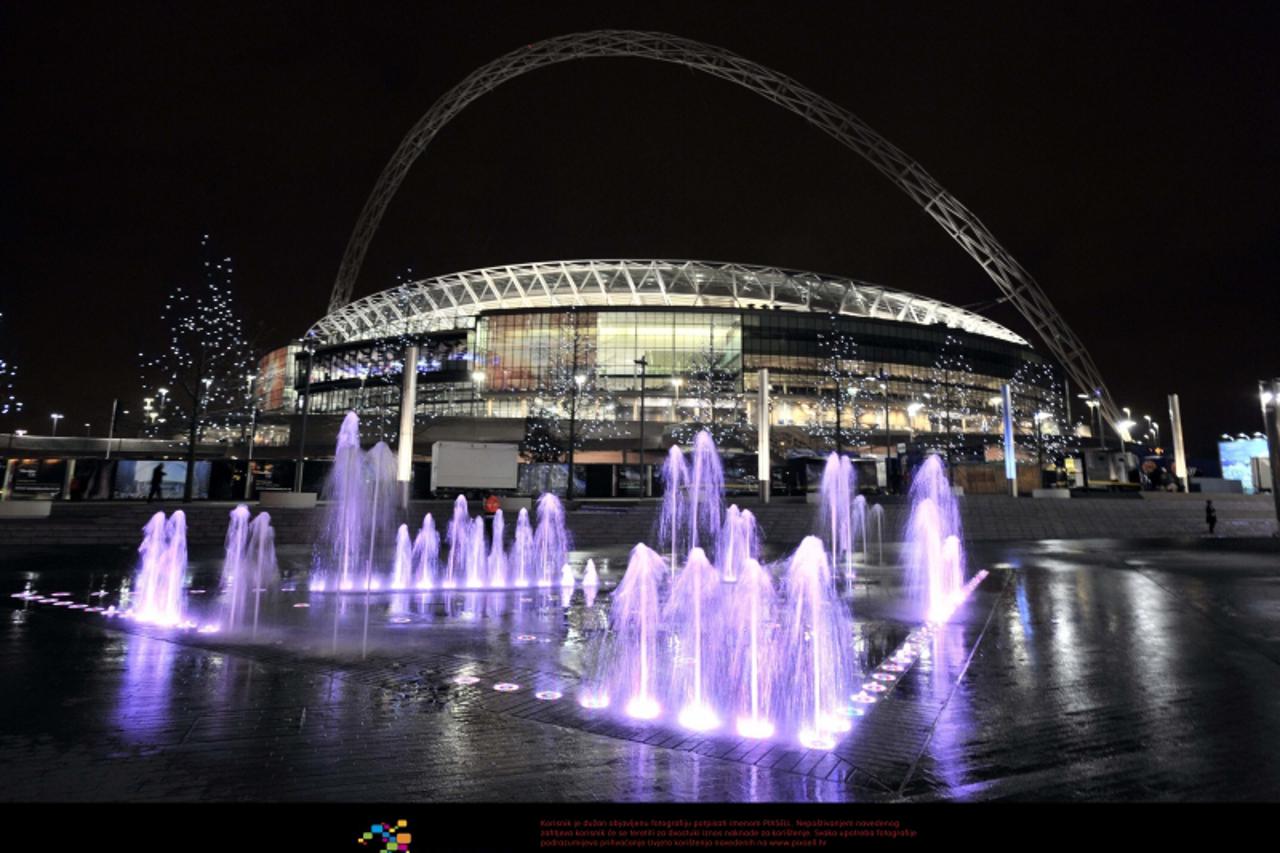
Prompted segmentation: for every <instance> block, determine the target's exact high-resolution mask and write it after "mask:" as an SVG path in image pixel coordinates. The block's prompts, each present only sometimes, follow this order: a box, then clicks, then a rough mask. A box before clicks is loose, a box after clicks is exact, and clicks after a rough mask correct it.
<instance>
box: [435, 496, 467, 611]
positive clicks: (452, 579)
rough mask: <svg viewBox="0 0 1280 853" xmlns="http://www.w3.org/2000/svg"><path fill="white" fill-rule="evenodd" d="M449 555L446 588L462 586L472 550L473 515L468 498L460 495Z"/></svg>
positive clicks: (449, 534)
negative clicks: (468, 506)
mask: <svg viewBox="0 0 1280 853" xmlns="http://www.w3.org/2000/svg"><path fill="white" fill-rule="evenodd" d="M448 541H449V557H448V559H447V560H446V561H445V569H444V582H443V584H442V586H444V588H445V589H454V588H455V587H457V586H460V585H461V584H462V582H463V581H464V579H465V578H466V576H467V553H468V552H469V551H470V550H471V547H470V545H471V516H470V515H469V514H468V512H467V499H466V497H465V496H463V495H458V499H457V500H455V501H454V502H453V518H452V519H451V520H450V521H449V530H448Z"/></svg>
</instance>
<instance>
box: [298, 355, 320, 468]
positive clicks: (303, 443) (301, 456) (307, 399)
mask: <svg viewBox="0 0 1280 853" xmlns="http://www.w3.org/2000/svg"><path fill="white" fill-rule="evenodd" d="M303 352H305V353H306V354H307V386H306V391H305V392H303V393H304V396H303V398H302V426H301V428H300V429H299V430H298V464H297V465H296V466H295V470H294V472H293V490H294V491H295V492H301V491H302V467H303V465H304V463H305V462H306V459H307V415H308V414H310V412H311V372H312V371H311V366H312V362H314V361H315V355H316V345H315V341H313V340H310V339H308V340H307V341H306V342H305V346H304V348H303ZM294 387H295V388H296V387H297V384H296V383H295V385H294Z"/></svg>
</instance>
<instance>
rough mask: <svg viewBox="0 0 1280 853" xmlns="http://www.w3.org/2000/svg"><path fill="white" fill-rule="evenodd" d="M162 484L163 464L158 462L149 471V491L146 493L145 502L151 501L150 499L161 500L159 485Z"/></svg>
mask: <svg viewBox="0 0 1280 853" xmlns="http://www.w3.org/2000/svg"><path fill="white" fill-rule="evenodd" d="M163 485H164V465H163V464H160V465H157V466H156V467H155V470H153V471H152V472H151V491H150V492H148V493H147V503H151V501H152V499H157V500H163V499H164V495H162V494H161V493H160V487H161V486H163Z"/></svg>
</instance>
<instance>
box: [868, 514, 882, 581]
mask: <svg viewBox="0 0 1280 853" xmlns="http://www.w3.org/2000/svg"><path fill="white" fill-rule="evenodd" d="M871 522H875V525H876V547H877V548H878V549H879V550H878V553H879V557H877V559H876V564H877V565H880V566H883V565H884V507H882V506H881V505H880V504H875V505H873V506H872V507H871V511H870V512H869V513H868V515H867V526H868V527H870V525H871Z"/></svg>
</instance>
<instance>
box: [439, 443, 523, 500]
mask: <svg viewBox="0 0 1280 853" xmlns="http://www.w3.org/2000/svg"><path fill="white" fill-rule="evenodd" d="M519 473H520V458H519V447H518V446H517V445H515V444H485V443H481V442H473V441H437V442H434V443H432V445H431V491H432V492H439V491H441V490H453V489H456V490H458V491H471V490H494V491H496V490H500V489H514V488H516V486H517V485H518V482H519Z"/></svg>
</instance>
